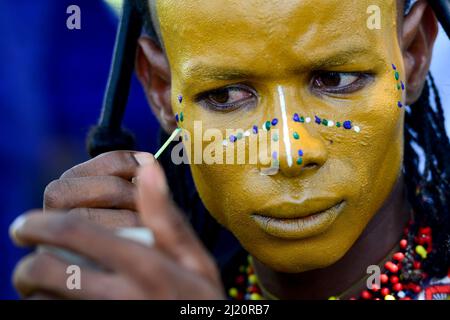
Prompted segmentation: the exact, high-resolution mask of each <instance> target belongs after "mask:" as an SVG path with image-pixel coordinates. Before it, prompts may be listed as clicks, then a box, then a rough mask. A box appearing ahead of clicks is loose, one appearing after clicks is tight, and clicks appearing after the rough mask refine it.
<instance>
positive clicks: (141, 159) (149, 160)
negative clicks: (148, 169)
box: [134, 152, 155, 166]
mask: <svg viewBox="0 0 450 320" xmlns="http://www.w3.org/2000/svg"><path fill="white" fill-rule="evenodd" d="M134 158H135V159H136V161H137V163H139V165H140V166H146V165H149V164H153V163H154V162H155V158H154V157H153V156H152V155H151V154H150V153H145V152H139V153H135V154H134Z"/></svg>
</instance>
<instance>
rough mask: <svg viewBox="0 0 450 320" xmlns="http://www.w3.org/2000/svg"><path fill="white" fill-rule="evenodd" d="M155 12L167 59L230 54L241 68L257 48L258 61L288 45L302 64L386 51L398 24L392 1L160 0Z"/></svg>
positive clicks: (222, 57)
mask: <svg viewBox="0 0 450 320" xmlns="http://www.w3.org/2000/svg"><path fill="white" fill-rule="evenodd" d="M374 3H377V4H378V5H375V6H377V7H378V8H379V10H380V15H381V23H382V24H381V26H380V30H376V31H375V32H374V31H373V30H370V29H369V28H368V27H367V19H368V17H369V14H368V9H369V8H370V7H373V4H374ZM157 10H158V17H159V22H160V26H161V31H162V36H163V39H164V42H165V44H166V49H168V50H167V51H168V54H169V58H171V60H172V62H176V63H184V62H186V59H187V58H188V57H189V56H191V57H195V58H196V60H197V61H198V62H201V61H200V60H201V58H202V57H214V56H217V58H220V59H221V60H222V61H224V59H230V62H232V61H231V60H232V59H233V56H234V57H235V59H239V62H240V63H241V64H243V63H245V58H248V59H249V62H250V60H252V59H255V58H258V57H255V50H256V51H258V52H259V54H258V56H259V58H261V56H262V54H264V53H268V52H269V51H271V54H272V53H274V52H275V51H279V52H280V53H283V52H281V50H274V49H275V48H286V47H287V46H286V44H287V43H289V44H290V45H289V46H290V47H291V48H290V50H291V51H292V52H291V53H292V54H293V55H297V56H299V55H300V56H304V57H305V60H306V59H310V60H317V59H311V58H309V57H308V52H309V55H310V54H311V52H312V51H314V54H315V55H316V54H318V53H320V52H318V51H320V50H322V51H323V52H324V53H325V52H328V51H331V50H330V49H334V48H336V47H338V48H344V47H345V48H346V49H349V50H351V51H355V50H360V51H361V50H363V49H364V48H365V50H369V51H370V50H372V51H373V50H384V49H385V47H383V46H382V45H380V43H383V42H384V43H386V45H387V43H390V42H391V41H394V40H395V39H394V36H395V31H396V25H397V22H396V20H397V15H396V1H395V0H383V1H381V0H378V1H373V0H361V1H357V2H355V1H342V0H324V1H320V2H318V1H304V0H299V1H256V0H249V1H231V0H228V1H224V0H217V1H206V0H197V1H182V2H181V1H179V2H178V1H177V2H172V1H164V0H160V1H159V2H158V4H157ZM318 39H320V41H318ZM175 44H176V48H175V47H174V45H175ZM330 44H333V46H332V45H330ZM224 50H226V51H227V52H228V53H229V54H224ZM286 54H289V53H288V52H286ZM318 56H320V55H318ZM177 58H178V59H182V60H184V61H179V60H178V61H176V59H177ZM243 58H244V60H243ZM267 58H268V57H267ZM271 58H275V59H276V58H281V56H280V57H278V56H273V57H271ZM282 60H284V61H287V60H286V59H282ZM190 76H192V75H190Z"/></svg>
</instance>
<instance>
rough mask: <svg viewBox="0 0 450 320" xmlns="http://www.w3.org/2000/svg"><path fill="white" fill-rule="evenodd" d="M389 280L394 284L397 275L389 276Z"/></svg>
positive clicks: (396, 280) (396, 281)
mask: <svg viewBox="0 0 450 320" xmlns="http://www.w3.org/2000/svg"><path fill="white" fill-rule="evenodd" d="M389 280H390V281H391V283H392V284H396V283H398V280H399V279H398V277H397V276H391V278H390V279H389Z"/></svg>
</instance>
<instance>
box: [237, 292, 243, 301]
mask: <svg viewBox="0 0 450 320" xmlns="http://www.w3.org/2000/svg"><path fill="white" fill-rule="evenodd" d="M236 300H244V294H243V293H242V292H239V293H238V295H237V297H236Z"/></svg>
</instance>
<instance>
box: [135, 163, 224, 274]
mask: <svg viewBox="0 0 450 320" xmlns="http://www.w3.org/2000/svg"><path fill="white" fill-rule="evenodd" d="M138 173H139V175H138V200H137V206H138V209H139V213H140V217H141V219H142V222H143V224H144V225H145V226H147V227H149V228H150V229H151V230H152V231H153V232H154V234H155V239H156V244H157V245H158V246H159V247H160V248H162V249H163V250H164V251H165V252H167V253H169V254H170V255H171V256H172V257H174V258H175V259H176V260H177V262H178V263H180V264H181V265H183V266H184V267H186V268H188V269H190V270H193V271H196V272H199V273H202V274H205V275H211V274H215V269H216V268H215V265H214V263H213V262H212V259H211V258H210V257H209V254H208V253H207V251H206V250H205V249H204V247H203V246H202V244H201V243H200V241H199V240H198V239H197V237H196V235H195V233H194V232H193V230H192V227H191V225H190V224H189V223H188V222H187V221H186V220H185V218H184V216H183V215H182V214H180V212H179V211H178V210H177V208H176V207H175V206H174V204H173V203H172V201H171V200H170V199H169V193H168V187H167V183H166V180H165V177H164V173H163V171H162V169H161V168H160V167H159V166H156V165H148V166H144V167H142V168H141V169H140V170H139V172H138Z"/></svg>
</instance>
